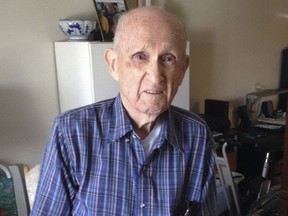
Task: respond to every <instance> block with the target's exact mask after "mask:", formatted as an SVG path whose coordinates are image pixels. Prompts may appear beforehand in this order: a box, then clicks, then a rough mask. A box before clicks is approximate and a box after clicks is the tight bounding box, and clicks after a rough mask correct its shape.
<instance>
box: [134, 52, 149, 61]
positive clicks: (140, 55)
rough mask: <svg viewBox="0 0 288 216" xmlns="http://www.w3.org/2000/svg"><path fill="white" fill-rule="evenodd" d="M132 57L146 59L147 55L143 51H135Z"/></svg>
mask: <svg viewBox="0 0 288 216" xmlns="http://www.w3.org/2000/svg"><path fill="white" fill-rule="evenodd" d="M133 58H135V59H137V60H146V59H147V56H146V55H145V54H143V53H136V54H134V55H133Z"/></svg>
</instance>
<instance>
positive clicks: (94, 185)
mask: <svg viewBox="0 0 288 216" xmlns="http://www.w3.org/2000/svg"><path fill="white" fill-rule="evenodd" d="M161 118H163V125H162V126H161V127H162V130H161V132H160V134H159V137H157V139H156V142H155V143H154V145H153V151H151V153H150V154H149V155H148V157H146V155H145V152H144V149H143V146H142V144H141V140H140V139H139V138H138V136H137V135H136V133H135V131H134V130H133V127H132V124H131V122H130V119H129V116H128V114H127V112H126V111H125V109H124V108H123V106H122V103H121V99H120V96H118V97H116V98H114V99H110V100H107V101H103V102H99V103H95V104H92V105H89V106H85V107H82V108H79V109H75V110H72V111H68V112H66V113H63V114H61V115H60V116H58V117H57V118H56V119H55V121H54V125H53V128H52V131H51V133H50V136H49V139H48V143H47V145H46V149H45V152H44V156H43V161H42V166H41V172H40V178H39V183H38V188H37V193H36V197H35V201H34V205H33V208H32V211H31V215H35V216H36V215H37V216H38V215H41V216H42V215H53V216H54V215H78V216H80V215H81V216H82V215H91V216H92V215H93V216H94V215H97V216H99V215H103V216H104V215H105V216H110V215H111V216H116V215H121V216H122V215H123V216H130V215H131V216H142V215H143V216H149V215H151V216H152V215H153V216H154V215H155V216H156V215H159V216H166V215H177V216H178V215H183V211H185V209H186V207H187V203H189V202H190V201H193V202H195V203H197V204H198V205H197V206H199V208H198V210H197V212H198V213H196V211H195V213H194V214H193V215H203V216H208V215H215V212H216V194H215V181H214V164H215V160H214V157H213V152H214V142H213V139H212V137H211V135H210V133H209V130H208V129H207V126H206V124H205V123H203V121H202V120H201V119H200V118H198V117H197V116H196V115H194V114H192V113H191V112H188V111H185V110H182V109H180V108H176V107H171V108H170V109H169V110H168V111H166V112H164V113H163V114H162V115H161Z"/></svg>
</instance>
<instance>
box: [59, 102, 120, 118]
mask: <svg viewBox="0 0 288 216" xmlns="http://www.w3.org/2000/svg"><path fill="white" fill-rule="evenodd" d="M114 102H115V98H111V99H107V100H103V101H99V102H96V103H93V104H89V105H85V106H81V107H78V108H74V109H71V110H67V111H65V112H63V113H61V114H60V115H58V116H57V119H67V118H69V119H71V118H83V117H91V116H96V115H99V114H101V113H102V114H103V113H107V112H110V111H111V110H112V109H113V104H114Z"/></svg>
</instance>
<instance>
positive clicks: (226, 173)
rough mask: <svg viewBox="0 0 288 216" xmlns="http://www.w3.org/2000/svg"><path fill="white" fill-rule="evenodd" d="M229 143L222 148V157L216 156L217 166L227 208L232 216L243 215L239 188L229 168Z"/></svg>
mask: <svg viewBox="0 0 288 216" xmlns="http://www.w3.org/2000/svg"><path fill="white" fill-rule="evenodd" d="M226 146H227V143H224V144H223V146H222V155H223V157H222V156H218V155H216V166H217V170H218V174H219V178H220V181H221V184H222V187H223V191H224V196H225V199H226V203H227V207H228V210H229V214H230V215H233V216H234V215H238V216H239V215H241V209H240V202H239V194H238V189H237V186H236V185H235V183H234V180H233V177H232V173H231V170H230V167H229V163H228V159H227V154H226Z"/></svg>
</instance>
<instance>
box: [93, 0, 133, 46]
mask: <svg viewBox="0 0 288 216" xmlns="http://www.w3.org/2000/svg"><path fill="white" fill-rule="evenodd" d="M93 1H94V4H95V8H96V12H97V17H98V22H99V27H100V32H101V36H102V41H112V40H113V38H114V33H115V28H116V25H117V22H118V19H119V18H120V16H121V15H123V13H125V12H126V11H128V8H127V3H126V0H93Z"/></svg>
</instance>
